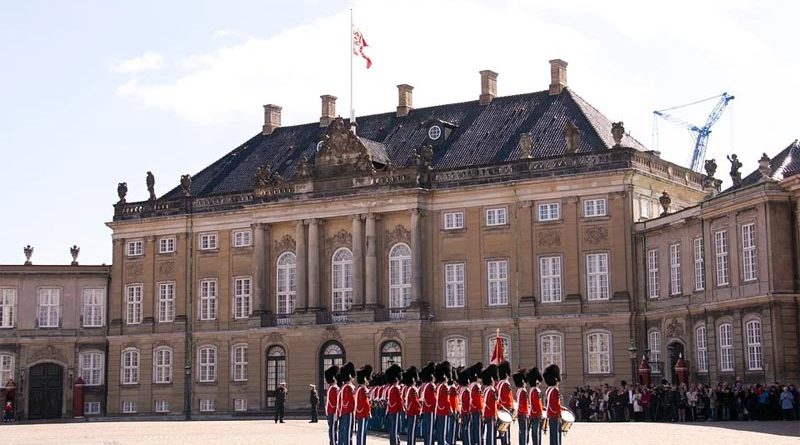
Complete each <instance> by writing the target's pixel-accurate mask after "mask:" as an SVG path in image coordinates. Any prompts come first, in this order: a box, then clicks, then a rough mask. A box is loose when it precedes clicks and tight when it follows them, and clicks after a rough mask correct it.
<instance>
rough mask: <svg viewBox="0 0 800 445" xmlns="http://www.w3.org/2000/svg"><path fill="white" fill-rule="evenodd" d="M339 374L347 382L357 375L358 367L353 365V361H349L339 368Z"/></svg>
mask: <svg viewBox="0 0 800 445" xmlns="http://www.w3.org/2000/svg"><path fill="white" fill-rule="evenodd" d="M339 375H340V376H341V377H342V381H343V382H346V381H348V380H350V379H352V378H353V377H355V376H356V367H355V365H353V362H347V363H345V364H344V366H342V367H341V369H340V370H339Z"/></svg>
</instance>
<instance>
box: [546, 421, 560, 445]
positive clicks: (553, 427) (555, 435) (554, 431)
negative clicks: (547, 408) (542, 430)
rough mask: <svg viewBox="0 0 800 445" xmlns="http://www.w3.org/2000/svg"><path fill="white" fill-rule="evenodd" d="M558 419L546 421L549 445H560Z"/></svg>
mask: <svg viewBox="0 0 800 445" xmlns="http://www.w3.org/2000/svg"><path fill="white" fill-rule="evenodd" d="M558 420H559V419H547V421H548V422H550V428H549V430H548V432H547V434H548V435H549V436H550V445H561V425H559V423H560V422H559V421H558Z"/></svg>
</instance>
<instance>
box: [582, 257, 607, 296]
mask: <svg viewBox="0 0 800 445" xmlns="http://www.w3.org/2000/svg"><path fill="white" fill-rule="evenodd" d="M586 287H587V295H588V296H587V298H588V300H589V301H597V300H608V253H589V254H587V255H586Z"/></svg>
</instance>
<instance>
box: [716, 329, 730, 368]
mask: <svg viewBox="0 0 800 445" xmlns="http://www.w3.org/2000/svg"><path fill="white" fill-rule="evenodd" d="M719 370H720V371H722V372H730V371H733V325H732V324H730V323H723V324H721V325H719Z"/></svg>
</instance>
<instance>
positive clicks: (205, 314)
mask: <svg viewBox="0 0 800 445" xmlns="http://www.w3.org/2000/svg"><path fill="white" fill-rule="evenodd" d="M216 318H217V280H201V281H200V319H201V320H215V319H216Z"/></svg>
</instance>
